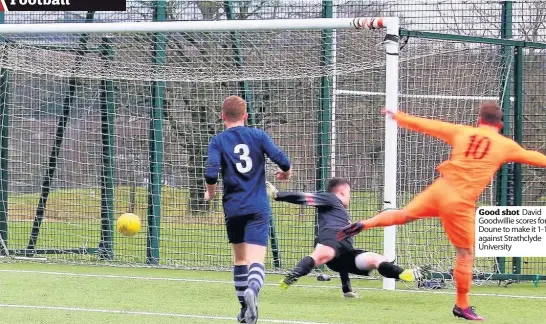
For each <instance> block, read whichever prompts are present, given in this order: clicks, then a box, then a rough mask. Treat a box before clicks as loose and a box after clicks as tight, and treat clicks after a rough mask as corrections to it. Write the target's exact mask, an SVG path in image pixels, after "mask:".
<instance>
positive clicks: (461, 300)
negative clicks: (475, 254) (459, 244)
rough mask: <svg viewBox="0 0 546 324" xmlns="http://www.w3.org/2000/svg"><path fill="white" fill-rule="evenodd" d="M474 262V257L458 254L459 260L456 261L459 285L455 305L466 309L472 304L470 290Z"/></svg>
mask: <svg viewBox="0 0 546 324" xmlns="http://www.w3.org/2000/svg"><path fill="white" fill-rule="evenodd" d="M472 264H473V258H472V257H467V258H462V257H459V256H457V261H455V271H454V272H455V273H454V275H455V282H456V285H457V300H456V302H455V305H457V306H459V307H460V308H462V309H466V308H468V307H469V306H470V300H469V298H468V292H469V291H470V285H471V284H472Z"/></svg>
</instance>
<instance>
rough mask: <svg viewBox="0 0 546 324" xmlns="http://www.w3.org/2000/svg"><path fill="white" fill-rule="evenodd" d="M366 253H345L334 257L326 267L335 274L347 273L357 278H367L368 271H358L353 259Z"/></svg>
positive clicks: (362, 251) (360, 251)
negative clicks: (357, 276)
mask: <svg viewBox="0 0 546 324" xmlns="http://www.w3.org/2000/svg"><path fill="white" fill-rule="evenodd" d="M362 253H366V251H364V250H355V249H353V250H352V251H349V252H345V253H343V254H341V255H339V256H336V257H335V258H334V259H332V260H331V261H330V262H328V263H326V266H327V267H328V268H329V269H330V270H332V271H335V272H348V273H352V274H355V275H359V276H369V275H370V270H360V269H358V268H357V267H356V262H355V259H356V257H357V256H358V255H359V254H362Z"/></svg>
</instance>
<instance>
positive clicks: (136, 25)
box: [0, 17, 398, 34]
mask: <svg viewBox="0 0 546 324" xmlns="http://www.w3.org/2000/svg"><path fill="white" fill-rule="evenodd" d="M382 28H387V29H391V28H392V29H398V18H396V17H359V18H315V19H275V20H220V21H208V22H203V21H168V22H121V23H95V24H85V23H67V24H1V25H0V34H30V33H39V34H52V33H55V34H58V33H70V34H73V33H168V32H213V31H256V30H304V29H306V30H310V29H382ZM396 33H398V31H396Z"/></svg>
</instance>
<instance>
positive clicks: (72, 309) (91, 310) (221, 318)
mask: <svg viewBox="0 0 546 324" xmlns="http://www.w3.org/2000/svg"><path fill="white" fill-rule="evenodd" d="M0 308H23V309H45V310H60V311H70V312H87V313H104V314H122V315H146V316H161V317H183V318H196V319H204V320H216V321H230V322H233V320H234V318H232V317H226V316H207V315H191V314H178V313H156V312H140V311H129V310H119V309H95V308H81V307H62V306H40V305H15V304H0ZM260 322H266V323H287V324H333V323H325V322H305V321H290V320H270V319H261V318H260Z"/></svg>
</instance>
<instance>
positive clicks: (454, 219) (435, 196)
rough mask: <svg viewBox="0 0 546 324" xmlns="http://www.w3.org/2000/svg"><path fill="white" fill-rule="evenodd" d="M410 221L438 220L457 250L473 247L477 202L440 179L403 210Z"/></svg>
mask: <svg viewBox="0 0 546 324" xmlns="http://www.w3.org/2000/svg"><path fill="white" fill-rule="evenodd" d="M404 211H406V212H407V213H408V216H409V217H411V218H416V219H419V218H426V217H439V218H440V219H441V221H442V224H443V226H444V230H445V232H446V234H447V237H448V238H449V240H450V241H451V243H452V244H453V245H454V246H455V247H458V248H467V249H469V248H473V247H474V240H475V221H476V217H475V213H476V202H475V201H473V200H470V199H468V198H465V197H463V195H461V194H460V193H457V190H456V188H454V187H453V186H452V185H450V184H448V183H447V182H446V181H445V180H444V179H442V178H440V179H437V180H436V181H434V182H433V183H432V184H431V185H430V186H429V187H428V188H427V189H425V190H424V191H423V192H421V193H420V194H418V195H417V196H415V197H414V198H413V200H412V201H411V202H410V203H409V204H408V205H406V207H404Z"/></svg>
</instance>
